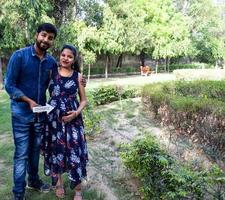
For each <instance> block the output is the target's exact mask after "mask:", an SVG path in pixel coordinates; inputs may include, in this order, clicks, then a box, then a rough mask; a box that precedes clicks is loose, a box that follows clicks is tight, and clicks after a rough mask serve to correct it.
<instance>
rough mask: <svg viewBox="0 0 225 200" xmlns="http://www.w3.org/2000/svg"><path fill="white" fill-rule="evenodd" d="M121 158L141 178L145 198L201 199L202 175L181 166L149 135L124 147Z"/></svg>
mask: <svg viewBox="0 0 225 200" xmlns="http://www.w3.org/2000/svg"><path fill="white" fill-rule="evenodd" d="M121 158H122V160H123V162H124V164H125V166H126V167H128V168H129V169H130V170H131V171H132V172H133V173H134V175H135V176H137V177H138V178H140V180H141V183H142V187H141V191H142V193H143V194H144V197H145V199H147V200H148V199H152V200H158V199H165V200H170V199H171V200H172V199H183V198H185V197H186V198H187V197H189V198H190V197H192V198H191V199H203V198H202V197H203V192H204V191H203V188H202V186H203V184H202V183H203V178H202V177H201V176H200V174H201V173H198V172H193V171H192V170H190V169H187V168H185V167H181V166H179V165H178V163H176V161H175V160H174V159H173V158H172V157H171V156H169V155H168V154H167V152H165V150H162V149H161V148H160V147H159V144H158V143H157V142H156V140H155V138H154V137H152V136H150V135H148V136H145V137H144V138H140V139H137V140H135V141H133V142H132V143H131V144H128V145H123V146H122V152H121Z"/></svg>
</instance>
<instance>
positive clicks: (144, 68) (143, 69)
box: [140, 65, 151, 76]
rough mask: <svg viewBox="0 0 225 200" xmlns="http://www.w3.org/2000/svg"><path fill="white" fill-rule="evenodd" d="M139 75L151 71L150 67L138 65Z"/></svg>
mask: <svg viewBox="0 0 225 200" xmlns="http://www.w3.org/2000/svg"><path fill="white" fill-rule="evenodd" d="M140 70H141V75H142V76H148V74H149V73H150V72H151V69H150V67H149V66H147V65H146V66H140Z"/></svg>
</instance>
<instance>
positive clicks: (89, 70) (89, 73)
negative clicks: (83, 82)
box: [88, 64, 91, 82]
mask: <svg viewBox="0 0 225 200" xmlns="http://www.w3.org/2000/svg"><path fill="white" fill-rule="evenodd" d="M90 76H91V64H88V82H89V81H90Z"/></svg>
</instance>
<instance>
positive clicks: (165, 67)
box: [163, 58, 167, 73]
mask: <svg viewBox="0 0 225 200" xmlns="http://www.w3.org/2000/svg"><path fill="white" fill-rule="evenodd" d="M163 60H164V72H165V73H166V70H167V58H166V59H163Z"/></svg>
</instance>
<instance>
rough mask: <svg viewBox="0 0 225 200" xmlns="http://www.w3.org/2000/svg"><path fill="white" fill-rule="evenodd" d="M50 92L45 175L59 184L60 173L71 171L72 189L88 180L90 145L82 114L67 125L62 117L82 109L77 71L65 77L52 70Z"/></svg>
mask: <svg viewBox="0 0 225 200" xmlns="http://www.w3.org/2000/svg"><path fill="white" fill-rule="evenodd" d="M49 93H50V100H49V104H50V105H51V106H53V107H54V109H53V110H52V111H51V112H50V113H49V115H48V120H47V124H46V131H45V133H44V134H43V135H42V145H41V146H42V148H41V149H42V153H43V155H44V168H45V174H46V175H51V176H52V184H53V185H56V183H57V180H58V178H57V174H62V173H64V172H68V176H69V179H70V180H71V185H70V186H71V189H73V188H74V187H75V186H76V185H78V184H79V183H81V180H82V178H85V177H86V163H87V161H88V153H87V143H86V139H85V134H84V126H83V120H82V116H81V114H80V115H78V116H77V117H76V118H75V119H73V120H72V121H70V122H68V123H64V122H63V121H62V117H63V116H65V115H67V112H68V111H72V110H77V108H78V107H79V102H78V100H77V94H78V72H75V71H74V72H73V74H72V75H71V76H70V77H64V76H61V75H60V74H59V73H58V71H53V72H52V75H51V80H50V84H49Z"/></svg>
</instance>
